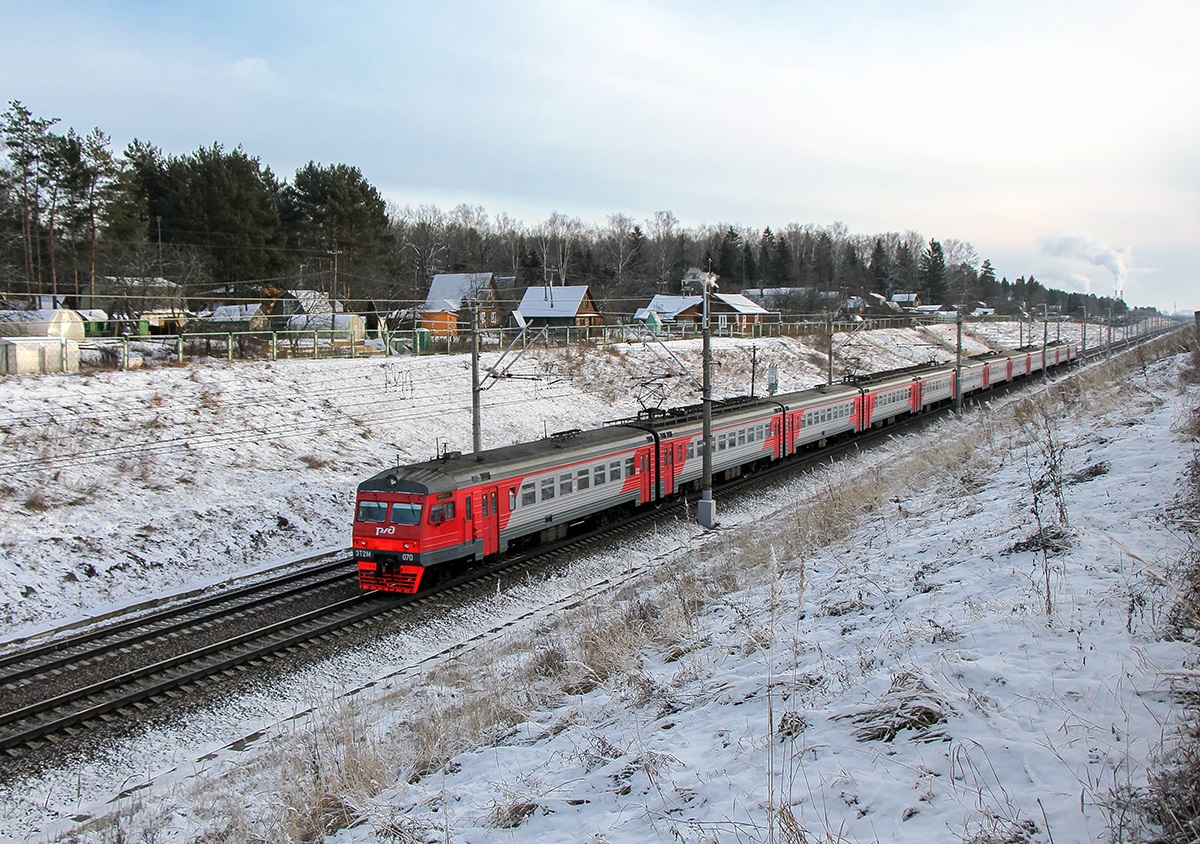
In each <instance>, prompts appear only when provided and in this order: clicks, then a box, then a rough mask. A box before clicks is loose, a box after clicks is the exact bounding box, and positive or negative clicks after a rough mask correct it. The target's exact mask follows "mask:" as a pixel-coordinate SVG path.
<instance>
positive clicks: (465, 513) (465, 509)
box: [463, 495, 487, 522]
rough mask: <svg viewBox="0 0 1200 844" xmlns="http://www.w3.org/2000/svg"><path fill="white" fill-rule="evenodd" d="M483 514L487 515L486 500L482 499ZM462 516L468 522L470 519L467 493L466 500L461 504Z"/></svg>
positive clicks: (469, 503) (469, 500) (469, 498)
mask: <svg viewBox="0 0 1200 844" xmlns="http://www.w3.org/2000/svg"><path fill="white" fill-rule="evenodd" d="M483 515H485V516H486V515H487V502H486V500H485V501H484V513H483ZM463 518H464V519H466V520H467V521H468V522H469V521H471V496H469V495H468V496H467V498H466V501H465V502H464V504H463Z"/></svg>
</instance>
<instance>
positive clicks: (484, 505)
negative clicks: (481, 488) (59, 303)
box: [467, 493, 492, 519]
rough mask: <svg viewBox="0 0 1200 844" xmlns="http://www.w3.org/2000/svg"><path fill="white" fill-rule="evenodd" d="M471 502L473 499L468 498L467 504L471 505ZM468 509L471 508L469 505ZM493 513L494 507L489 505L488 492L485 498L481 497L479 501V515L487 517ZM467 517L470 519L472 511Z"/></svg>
mask: <svg viewBox="0 0 1200 844" xmlns="http://www.w3.org/2000/svg"><path fill="white" fill-rule="evenodd" d="M470 503H471V500H470V499H469V498H468V499H467V504H468V505H469V504H470ZM467 509H468V510H470V509H471V508H470V507H469V506H468V507H467ZM491 514H492V508H491V507H489V506H488V496H487V493H484V495H483V498H482V499H480V501H479V515H481V516H483V517H484V518H485V519H486V518H487V517H488V516H490V515H491ZM467 518H468V519H469V518H471V514H470V513H467Z"/></svg>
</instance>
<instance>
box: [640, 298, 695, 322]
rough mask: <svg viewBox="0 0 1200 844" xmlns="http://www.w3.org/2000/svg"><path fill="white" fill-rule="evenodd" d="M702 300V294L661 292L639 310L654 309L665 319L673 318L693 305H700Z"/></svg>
mask: <svg viewBox="0 0 1200 844" xmlns="http://www.w3.org/2000/svg"><path fill="white" fill-rule="evenodd" d="M702 301H703V297H701V296H672V295H669V294H663V293H660V294H658V295H656V296H655V297H654V298H653V299H651V300H650V303H649V304H648V305H646V307H645V308H644V309H639V311H638V312H639V313H641V311H642V310H645V311H653V312H654V313H656V314H658V315H659V316H660V317H662V318H663V319H667V320H671V319H675V317H677V316H678V315H679V314H681V313H683V312H684V311H686V310H687V309H688V308H690V307H692V306H693V305H699V304H700V303H701V302H702Z"/></svg>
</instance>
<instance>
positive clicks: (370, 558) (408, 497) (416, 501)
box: [352, 489, 428, 593]
mask: <svg viewBox="0 0 1200 844" xmlns="http://www.w3.org/2000/svg"><path fill="white" fill-rule="evenodd" d="M427 498H428V496H426V495H420V494H413V493H386V492H372V491H364V490H361V489H360V490H359V493H358V501H357V502H356V507H355V511H354V532H353V540H352V541H353V545H354V558H355V560H357V561H358V579H359V584H360V585H361V586H362V588H364V589H375V590H380V591H384V592H404V593H413V592H416V591H417V589H418V588H420V585H421V576H422V575H423V574H424V573H425V567H424V566H423V565H422V560H421V545H422V542H421V540H422V536H421V534H422V529H423V528H424V526H425V525H424V523H425V521H426V518H425V517H426V514H427V512H428V505H427V503H426V499H427Z"/></svg>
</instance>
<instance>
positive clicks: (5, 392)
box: [0, 324, 1015, 643]
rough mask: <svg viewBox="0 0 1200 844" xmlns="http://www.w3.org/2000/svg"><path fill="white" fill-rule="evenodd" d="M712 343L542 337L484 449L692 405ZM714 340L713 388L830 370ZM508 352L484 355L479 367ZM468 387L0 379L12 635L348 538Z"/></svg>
mask: <svg viewBox="0 0 1200 844" xmlns="http://www.w3.org/2000/svg"><path fill="white" fill-rule="evenodd" d="M990 327H991V326H989V328H990ZM939 328H940V329H944V327H939ZM997 328H998V330H1001V331H1007V332H1008V334H1010V335H1011V334H1012V333H1013V331H1015V328H1013V327H1012V326H1007V327H1004V326H1003V324H997ZM951 330H953V326H951ZM930 342H931V339H930V337H929V335H928V333H927V332H926V331H923V330H920V329H902V330H889V331H879V332H860V333H858V334H855V335H850V336H845V335H838V337H837V339H836V340H835V346H836V351H835V354H836V356H837V360H838V362H839V363H838V366H837V369H839V370H843V369H845V368H846V367H845V366H843V364H842V361H843V360H849V359H852V358H853V359H855V360H856V361H860V362H861V364H862V365H861V366H860V367H859V368H860V370H865V371H877V370H880V369H890V368H893V367H896V366H906V365H909V364H912V363H915V362H923V361H925V360H928V359H929V357H930V355H929V354H928V352H929V348H928V346H929V344H930ZM699 347H700V342H699V340H689V341H676V342H671V343H670V344H667V345H664V344H660V343H657V342H654V341H648V342H647V343H646V344H644V345H617V346H612V347H603V348H599V349H597V348H594V347H586V350H584V351H580V350H578V349H568V350H566V351H562V350H534V351H533V353H532V354H531V355H529V356H528V357H526V358H524V359H522V360H520V361H518V362H517V364H516V366H515V367H513V368H512V369H507V368H506V369H505V371H506V373H507V374H509V375H518V376H519V375H525V376H530V375H537V374H546V373H553V374H555V375H556V376H557V377H555V378H532V379H531V378H520V377H508V378H503V379H499V380H497V381H496V382H495V383H493V384H491V385H489V386H488V387H487V390H486V392H485V393H484V394H483V400H484V407H485V413H484V425H485V431H484V435H483V445H484V447H485V448H490V447H494V446H499V445H506V444H508V443H511V442H517V441H521V440H526V439H531V438H537V437H540V436H543V435H545V434H547V433H551V432H554V431H559V430H563V429H567V428H580V427H584V428H586V427H592V426H594V425H596V424H599V423H600V422H602V421H604V420H606V419H612V418H617V417H621V416H627V415H631V414H633V413H635V412H636V411H637V410H638V409H639V404H638V402H639V400H640V401H643V402H646V403H648V404H656V403H660V402H663V401H665V402H666V403H668V404H688V403H694V402H696V401H698V400H699V390H698V387H697V386H695V385H694V384H693V383H691V381H689V379H688V378H687V377H685V376H683V375H682V374H681V364H682V365H683V366H686V367H688V369H689V371H690V372H692V373H693V374H694V375H697V376H698V371H699V368H698V359H699ZM951 348H953V345H952V344H951ZM752 349H753V351H752ZM985 349H986V346H985V345H984V344H983V343H977V342H971V341H969V340H968V341H967V342H965V343H964V352H966V353H973V352H976V351H983V350H985ZM714 350H715V355H716V360H717V361H718V362H719V365H718V366H717V367H716V370H715V374H714V378H713V381H714V387H713V389H714V395H715V396H717V397H722V396H727V395H739V394H743V395H744V394H746V393H749V392H750V391H751V382H752V380H753V381H754V382H755V389H756V390H757V392H758V393H759V394H763V393H765V392H766V383H767V380H766V379H767V376H766V371H767V367H768V366H770V365H772V364H774V365H775V366H776V367H777V368H778V372H779V389H780V390H791V389H799V388H802V387H806V386H811V385H812V384H815V383H819V382H820V381H822V380H823V379H824V377H825V373H826V363H825V357H824V350H823V349H821V350H813V349H811V348H807V347H805V346H803V345H802V344H800V343H799V342H796V341H793V340H787V339H764V340H759V341H755V342H753V343H748V342H746V341H735V340H729V339H723V338H717V339H715V340H714ZM755 357H756V358H757V361H756V362H755V361H753V360H752V359H753V358H755ZM951 357H952V352H944V350H943V354H942V355H941V359H944V360H948V359H950V358H951ZM498 358H499V353H498V352H491V353H486V354H484V356H483V364H484V367H485V368H486V366H487V365H489V364H490V363H493V362H495V361H496V360H497V359H498ZM756 367H757V368H756ZM841 374H842V373H841V371H839V372H838V373H837V375H838V376H840V375H841ZM470 400H471V399H470V363H469V359H468V358H467V357H465V356H462V355H457V356H441V355H435V356H426V357H419V358H414V357H406V358H382V359H357V360H323V361H322V360H318V361H313V360H286V361H278V362H274V363H271V362H261V363H239V364H227V363H224V362H215V363H211V364H199V365H193V366H187V367H174V366H165V367H159V368H151V369H144V370H135V371H130V372H102V373H97V374H92V375H86V376H83V377H62V376H47V377H25V378H4V379H0V408H3V410H0V527H2V530H0V622H3V626H2V627H0V643H2V642H3V641H5V640H10V639H12V638H13V637H16V636H22V635H28V634H29V633H31V632H35V631H37V630H44V629H47V628H50V627H53V626H54V625H56V624H60V623H63V622H65V621H67V620H70V619H71V618H73V617H82V616H88V615H93V614H96V613H98V612H100V611H102V610H103V609H105V608H107V607H110V606H119V605H122V604H128V603H131V602H134V601H137V600H139V599H143V598H148V597H151V596H155V595H158V594H161V593H164V592H175V591H178V590H179V589H180V588H181V586H185V585H188V584H191V585H204V584H207V583H212V582H219V581H221V580H224V579H226V578H228V577H230V576H233V575H236V574H244V573H247V572H250V571H254V570H256V569H259V568H262V567H265V566H270V565H273V564H275V563H278V562H279V561H281V560H284V559H290V558H292V557H294V556H296V555H298V554H299V553H300V552H301V551H303V550H304V549H312V550H313V551H317V550H323V549H327V548H331V547H345V545H346V543H347V541H348V531H349V521H348V518H349V514H350V513H351V512H352V502H353V494H354V488H355V485H356V484H357V483H358V481H359V480H361V479H362V478H363V477H366V476H368V475H371V474H374V473H375V472H376V471H378V470H379V469H380V468H381V467H383V466H386V465H389V464H390V463H392V462H394V461H400V462H411V461H418V460H424V459H428V458H429V457H432V456H433V455H434V454H435V453H436V452H437V450H438V449H439V448H450V449H459V450H464V451H465V450H470V447H471V430H470V419H471V414H470ZM433 420H436V424H431V421H433Z"/></svg>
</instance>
